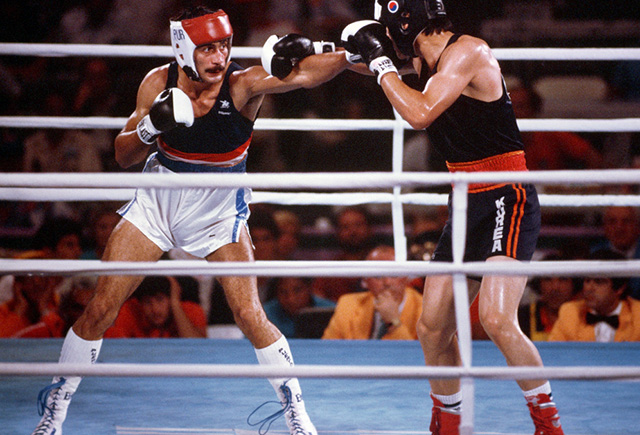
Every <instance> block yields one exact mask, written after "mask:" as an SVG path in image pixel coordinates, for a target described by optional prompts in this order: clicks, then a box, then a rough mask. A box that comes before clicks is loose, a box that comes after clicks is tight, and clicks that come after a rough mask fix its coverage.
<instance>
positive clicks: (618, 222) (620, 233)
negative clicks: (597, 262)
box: [594, 206, 640, 299]
mask: <svg viewBox="0 0 640 435" xmlns="http://www.w3.org/2000/svg"><path fill="white" fill-rule="evenodd" d="M602 230H603V232H604V236H605V238H606V241H605V242H604V243H601V244H598V245H596V246H594V250H597V249H602V248H607V249H611V250H612V251H615V252H618V253H620V254H621V255H623V256H624V257H625V258H629V259H640V243H638V241H639V240H640V216H639V215H638V209H637V208H635V207H617V206H612V207H607V208H606V209H605V210H604V213H603V215H602ZM629 295H630V296H631V297H633V298H634V299H640V278H637V277H632V278H631V279H630V281H629Z"/></svg>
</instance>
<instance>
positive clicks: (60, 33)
mask: <svg viewBox="0 0 640 435" xmlns="http://www.w3.org/2000/svg"><path fill="white" fill-rule="evenodd" d="M189 3H191V2H187V1H185V0H172V1H145V2H130V1H124V0H93V1H84V2H80V1H73V0H67V1H60V2H53V3H51V4H48V5H47V7H46V8H44V7H42V6H41V4H40V3H39V2H36V1H34V0H27V1H23V2H3V3H2V5H1V6H0V10H1V11H2V13H3V15H4V16H6V17H12V19H9V20H7V22H6V23H5V25H3V26H2V28H1V29H0V43H1V42H33V43H35V42H51V43H82V44H142V45H168V44H169V33H168V25H167V22H168V19H169V18H170V17H171V16H173V15H175V13H176V12H177V11H178V10H180V9H181V7H182V6H184V5H186V4H189ZM445 3H446V2H445ZM450 3H451V4H449V3H447V7H448V11H449V14H450V16H451V18H452V20H453V22H454V24H455V25H457V28H458V29H459V30H460V31H462V32H466V33H470V34H473V35H476V36H481V37H484V38H486V39H490V35H482V34H481V21H482V19H489V18H495V17H502V16H504V13H505V6H506V5H507V4H509V3H517V1H511V2H510V1H507V0H504V1H499V0H494V1H480V0H466V1H458V2H450ZM524 3H526V2H524ZM552 3H554V4H555V5H556V6H555V9H554V11H555V12H557V14H558V16H559V17H565V18H566V17H567V15H568V11H572V10H574V9H572V8H571V6H572V4H573V2H571V1H569V0H567V1H563V2H552ZM627 3H632V2H627ZM219 4H220V5H221V6H222V7H223V8H224V9H225V11H226V12H227V13H228V14H229V15H230V17H231V21H232V23H233V25H234V39H233V43H234V45H235V46H261V45H262V43H263V42H264V40H266V38H267V37H268V36H269V35H271V34H278V35H283V34H286V33H290V32H298V33H303V34H305V35H307V36H309V37H311V38H312V39H317V40H320V39H323V40H330V41H334V42H338V41H339V36H340V32H341V30H342V28H343V27H344V26H345V25H346V24H348V23H350V22H352V21H355V20H359V19H370V18H372V9H373V8H372V5H371V4H372V2H371V1H370V0H367V1H365V0H350V1H347V0H345V1H342V2H337V1H327V0H298V1H291V0H288V1H285V0H243V1H226V2H224V1H223V2H219ZM581 9H582V10H584V8H581ZM576 10H577V9H576ZM607 11H608V13H611V11H610V10H609V9H608V10H607ZM621 13H623V14H624V13H625V12H624V11H622V12H621ZM629 13H630V12H626V14H627V15H626V17H628V18H634V19H639V18H640V17H634V16H633V15H629ZM569 15H570V14H569ZM594 15H595V16H592V17H582V18H598V17H600V18H602V17H603V15H600V16H598V15H597V11H594ZM479 17H480V18H482V19H479ZM569 18H570V19H576V18H581V17H569ZM605 18H607V19H616V18H619V17H615V16H611V17H605ZM163 61H164V60H160V59H157V58H144V57H140V58H102V57H37V56H2V57H0V116H17V115H37V116H79V117H84V116H107V117H126V116H128V115H129V113H131V110H132V108H133V107H134V106H135V100H134V98H135V97H134V96H135V95H136V89H137V86H138V84H139V83H140V81H141V79H142V77H143V75H144V74H145V73H146V71H148V70H149V69H150V68H151V67H153V66H156V65H158V64H160V63H162V62H163ZM236 61H237V62H238V63H240V64H242V65H250V64H252V63H254V62H257V60H246V59H236ZM579 67H580V66H578V68H579ZM546 68H553V69H554V72H557V68H558V67H557V66H553V67H550V66H549V65H546V64H542V65H540V64H533V63H531V62H521V63H520V64H519V65H518V66H516V65H514V64H513V63H510V62H505V64H504V66H503V69H504V72H505V75H508V76H509V77H511V79H512V80H510V81H509V90H510V92H511V96H512V99H513V104H514V109H516V112H517V114H518V116H519V117H521V118H530V117H537V116H540V113H541V107H542V106H543V105H544V101H542V99H541V97H540V96H539V95H538V94H537V93H536V91H535V89H533V88H532V86H530V85H531V83H532V82H533V81H534V80H535V79H536V78H537V77H538V76H539V75H541V74H544V71H545V69H546ZM565 68H566V71H565V73H569V72H570V71H573V70H575V64H572V65H571V66H565ZM596 68H598V70H597V71H596V72H598V73H601V75H602V78H603V79H604V80H605V81H606V82H607V84H608V95H609V96H608V98H610V99H611V100H612V101H623V100H624V101H634V100H636V99H638V98H640V97H638V95H639V94H638V90H639V89H640V85H639V84H638V83H637V77H638V76H639V75H638V74H634V71H637V62H636V63H634V62H621V63H607V64H606V65H600V64H597V65H596ZM590 73H593V70H592V69H591V70H590ZM261 117H263V118H264V117H273V118H300V117H304V118H350V119H390V118H393V113H392V110H391V106H390V105H389V104H388V103H387V102H386V99H385V97H384V96H383V95H382V91H381V90H380V88H379V86H378V85H377V84H376V82H375V80H363V79H362V78H360V77H359V76H357V75H355V74H351V73H349V72H346V73H344V74H342V75H341V76H340V77H338V78H337V79H335V80H333V81H331V82H329V83H327V84H325V85H323V86H320V87H318V88H316V89H313V90H300V91H295V92H290V93H287V94H282V95H277V96H270V97H268V98H267V101H266V102H265V105H264V108H263V109H262V112H261ZM116 133H117V132H116V131H114V130H108V129H106V130H105V129H96V130H86V129H82V130H78V129H74V130H71V129H69V130H67V129H56V128H50V129H37V128H33V129H27V128H24V129H23V128H21V129H15V128H0V151H1V152H2V155H3V158H2V159H1V160H0V162H1V163H0V171H1V172H20V171H24V172H29V173H31V172H119V171H122V169H121V168H119V167H118V166H117V165H116V163H115V159H114V157H113V138H114V136H115V134H116ZM405 138H406V143H405V169H406V170H423V171H441V170H446V167H445V165H444V162H442V161H441V159H439V157H438V156H437V155H434V154H433V153H431V152H430V150H429V144H428V141H427V140H426V136H425V134H424V132H410V131H407V132H406V136H405ZM523 141H524V143H525V147H526V153H527V160H528V164H529V167H530V169H534V170H537V169H539V170H545V169H594V168H626V167H631V168H637V167H640V157H639V156H640V135H639V134H638V133H597V134H594V133H591V134H576V133H570V132H526V133H525V132H523ZM549 144H554V145H553V146H550V145H549ZM372 156H373V157H372ZM247 167H248V170H249V171H250V172H331V171H388V170H390V169H391V133H390V132H367V131H333V132H328V131H316V132H296V131H279V132H275V131H256V132H255V135H254V138H253V141H252V146H251V151H250V153H249V158H248V164H247ZM139 169H140V168H139V167H133V168H129V170H130V171H134V172H137V171H139ZM616 188H617V189H619V190H618V191H622V192H634V193H636V190H635V189H634V188H628V187H625V186H618V187H616ZM557 189H558V190H560V187H558V188H557ZM564 189H565V190H564V191H565V192H566V191H567V187H566V186H564ZM568 190H569V191H577V188H576V187H575V186H569V187H568ZM120 205H121V204H120V203H117V202H114V203H106V202H105V203H98V202H73V203H68V202H30V201H1V202H0V257H8V258H23V259H29V258H41V259H99V258H100V257H101V254H102V250H103V249H104V246H105V244H106V239H107V237H108V235H109V233H110V231H111V230H112V229H113V227H114V226H115V225H116V223H117V221H118V219H119V216H118V215H117V213H116V210H117V209H118V207H119V206H120ZM252 213H253V215H252V217H251V219H250V221H249V225H250V229H251V235H252V239H253V242H254V245H255V247H256V259H259V260H329V259H336V260H365V259H366V258H367V255H369V254H370V252H371V250H372V249H374V248H375V247H376V246H378V245H381V244H392V240H391V235H390V231H389V223H390V210H389V209H387V208H380V207H371V208H361V207H357V208H351V207H349V208H346V209H343V208H331V207H322V206H307V207H293V206H289V207H285V206H282V207H275V206H262V205H259V204H257V205H254V206H252ZM442 216H446V214H443V213H442V209H441V208H439V207H423V208H416V209H411V210H407V212H406V221H407V222H406V228H407V236H408V238H409V246H408V255H409V258H410V259H414V260H427V259H428V258H429V252H430V249H433V246H434V245H435V243H436V242H437V237H438V232H439V230H440V229H441V228H442V225H443V224H444V222H443V220H442ZM559 226H561V227H563V228H564V232H561V233H558V232H557V231H556V230H557V228H558V227H559ZM545 228H546V229H547V231H546V232H545ZM639 238H640V220H639V218H638V210H637V209H636V208H632V207H614V208H606V209H605V208H596V209H593V208H589V209H576V210H575V211H566V210H562V211H558V210H551V211H545V210H543V232H542V237H541V241H540V244H539V254H538V255H537V259H545V260H549V259H551V260H553V259H584V258H589V256H590V255H592V254H593V252H595V251H597V250H598V249H600V248H606V249H609V250H611V251H614V252H617V253H618V254H619V255H621V256H622V258H634V259H635V258H640V247H639V246H638V239H639ZM167 258H168V259H171V258H184V255H183V254H182V253H180V252H169V253H168V254H167ZM407 280H408V283H409V284H408V285H410V286H411V287H412V288H413V289H414V290H415V291H416V292H418V293H421V292H422V291H423V289H422V285H421V284H422V283H421V279H420V277H407ZM160 281H161V282H160ZM160 281H157V282H155V285H151V287H152V290H149V288H148V287H149V285H147V284H149V283H148V282H145V286H141V290H140V292H139V293H138V294H136V295H135V297H134V299H132V302H131V303H129V304H128V305H127V306H126V307H125V308H126V309H125V308H123V314H122V316H123V317H122V318H119V320H118V321H117V322H116V325H114V328H112V330H111V331H110V332H109V333H108V334H107V336H110V337H139V336H153V337H168V336H184V337H197V336H206V327H207V325H209V326H211V325H228V324H232V323H233V318H232V316H231V313H230V311H229V310H228V307H227V306H226V302H225V300H224V295H223V293H222V290H221V288H220V287H219V285H218V284H217V282H216V281H215V280H214V279H212V278H211V277H201V276H199V277H189V278H184V279H182V278H181V279H176V278H167V279H165V280H160ZM363 282H364V281H363V280H362V279H361V278H360V277H351V278H344V279H328V278H323V277H318V278H316V279H311V280H310V279H303V278H291V279H270V278H265V277H260V279H259V288H260V292H261V300H262V302H263V303H264V304H265V308H268V309H267V312H268V313H270V318H272V321H276V320H274V319H277V320H278V321H279V322H281V324H280V325H278V326H280V328H281V330H282V331H283V332H285V334H287V335H289V336H292V337H293V336H307V337H319V336H321V335H322V333H323V332H324V331H323V330H321V331H319V330H313V331H306V332H302V331H301V330H299V329H296V325H297V324H299V323H300V322H299V321H298V322H297V321H296V318H297V316H299V315H301V314H300V313H302V312H304V311H305V310H306V311H311V312H312V313H311V314H308V316H316V317H306V319H315V320H314V321H318V322H319V323H318V324H320V325H326V323H327V322H328V317H327V315H326V312H329V313H332V312H333V309H334V308H335V306H336V304H337V303H338V301H339V299H340V297H341V296H343V295H346V294H354V293H364V292H366V289H365V288H363ZM639 282H640V279H638V278H634V279H632V280H630V282H629V283H628V284H625V285H626V286H627V288H628V290H626V291H625V295H626V294H627V292H628V293H629V294H630V297H631V298H632V299H634V300H635V299H640V285H639ZM153 283H154V282H152V284H153ZM582 286H583V283H582V282H578V281H576V280H571V279H568V278H555V279H546V280H545V279H538V280H532V282H531V285H530V292H528V293H527V295H526V296H525V299H524V300H523V306H522V310H521V311H522V313H521V316H520V319H521V324H522V326H523V330H525V332H526V333H527V334H528V335H530V336H531V337H532V338H534V339H547V338H548V336H549V334H550V333H551V329H552V326H553V324H554V323H555V320H556V319H557V318H558V316H559V313H560V311H561V310H560V306H561V305H562V303H565V302H570V301H576V300H582V297H583V296H582V294H583V288H582ZM93 287H95V280H93V281H92V280H90V279H79V278H70V277H40V276H15V277H14V276H8V275H6V276H3V277H2V278H0V337H8V336H14V335H16V334H17V336H23V337H29V336H63V335H64V332H65V331H66V329H68V327H69V326H70V325H71V324H72V323H73V321H74V320H75V318H76V317H77V315H79V313H80V312H81V308H82V307H83V306H84V305H86V302H87V301H88V298H89V297H90V295H91V289H92V288H93ZM145 288H147V290H144V289H145ZM548 289H552V290H548ZM560 296H562V297H560ZM625 297H626V296H625ZM313 307H315V308H318V310H308V309H309V308H313ZM474 309H476V310H477V307H474V306H472V319H473V318H474V317H473V316H474V311H473V310H474ZM136 312H144V313H145V315H144V316H138V317H137V316H136V315H135V313H136ZM132 313H134V314H132ZM323 313H324V314H323ZM638 315H639V316H640V314H638ZM176 319H178V322H176ZM185 319H187V320H188V322H187V323H185V322H180V321H179V320H185ZM394 320H395V319H394ZM636 321H637V322H638V323H639V324H640V318H639V319H636ZM309 322H311V320H308V323H307V325H308V324H311V323H309ZM475 326H476V327H477V324H476V325H475ZM475 331H476V333H475V337H476V338H483V336H482V330H481V328H478V329H476V330H475ZM47 334H48V335H47Z"/></svg>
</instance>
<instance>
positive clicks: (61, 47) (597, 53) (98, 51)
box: [0, 42, 640, 61]
mask: <svg viewBox="0 0 640 435" xmlns="http://www.w3.org/2000/svg"><path fill="white" fill-rule="evenodd" d="M492 52H493V53H494V55H495V57H496V58H497V59H498V60H558V61H567V60H569V61H581V60H590V61H616V60H640V48H606V47H605V48H600V47H598V48H493V49H492ZM261 53H262V47H233V48H232V49H231V55H232V56H233V57H234V58H236V59H256V58H260V55H261ZM0 55H12V56H41V57H65V56H83V57H96V56H100V57H165V58H172V57H173V53H172V52H171V47H169V46H165V45H104V44H42V43H22V42H11V43H7V42H4V43H0Z"/></svg>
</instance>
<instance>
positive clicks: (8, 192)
mask: <svg viewBox="0 0 640 435" xmlns="http://www.w3.org/2000/svg"><path fill="white" fill-rule="evenodd" d="M134 193H135V189H133V188H117V189H116V188H111V189H108V188H105V189H102V188H95V189H89V188H65V189H56V188H46V187H45V188H39V187H33V188H3V187H0V201H36V202H37V201H42V202H50V201H67V202H79V201H128V200H130V199H131V198H133V195H134ZM448 198H449V195H448V194H446V193H403V194H400V195H399V196H397V197H396V196H394V194H392V193H383V192H380V193H375V192H374V193H372V192H360V193H317V192H314V193H310V192H265V191H258V190H254V191H253V195H252V200H251V202H252V203H254V204H278V205H336V206H347V205H363V204H388V203H390V202H392V201H398V202H400V203H402V204H411V205H424V206H441V205H447V201H448ZM539 199H540V205H542V206H545V207H563V208H571V207H607V206H632V207H640V196H638V195H596V194H589V195H586V194H585V195H563V194H545V193H541V194H539Z"/></svg>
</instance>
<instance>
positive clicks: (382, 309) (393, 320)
mask: <svg viewBox="0 0 640 435" xmlns="http://www.w3.org/2000/svg"><path fill="white" fill-rule="evenodd" d="M366 260H369V261H394V260H395V251H394V249H393V248H392V247H390V246H383V245H381V246H378V247H376V248H374V249H373V250H372V251H371V252H370V253H369V255H368V256H367V257H366ZM408 282H409V278H407V277H395V276H394V277H368V278H363V279H362V286H363V287H364V288H366V289H367V291H365V292H359V293H350V294H345V295H342V296H341V297H340V299H338V304H337V305H336V310H335V313H334V314H333V317H332V318H331V321H329V325H328V326H327V329H325V331H324V334H323V336H322V338H323V339H351V340H366V339H382V340H417V339H418V335H417V333H416V324H417V322H418V319H419V317H420V313H421V312H422V296H421V295H420V293H419V292H418V291H417V290H416V289H414V288H413V287H410V286H409V285H408Z"/></svg>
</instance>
